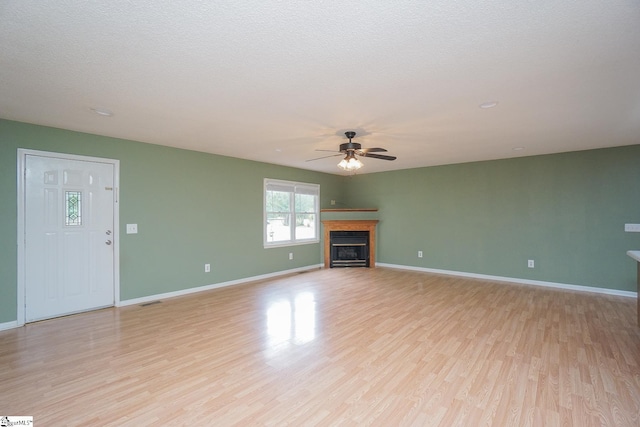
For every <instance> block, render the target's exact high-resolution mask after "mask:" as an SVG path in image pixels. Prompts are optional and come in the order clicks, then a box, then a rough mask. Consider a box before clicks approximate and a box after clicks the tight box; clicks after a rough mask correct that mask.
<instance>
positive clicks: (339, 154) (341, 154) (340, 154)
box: [305, 150, 344, 162]
mask: <svg viewBox="0 0 640 427" xmlns="http://www.w3.org/2000/svg"><path fill="white" fill-rule="evenodd" d="M319 151H320V150H319ZM321 151H329V150H321ZM338 156H344V154H343V153H338V154H331V155H330V156H322V157H316V158H315V159H309V160H305V162H312V161H314V160H320V159H327V158H329V157H338Z"/></svg>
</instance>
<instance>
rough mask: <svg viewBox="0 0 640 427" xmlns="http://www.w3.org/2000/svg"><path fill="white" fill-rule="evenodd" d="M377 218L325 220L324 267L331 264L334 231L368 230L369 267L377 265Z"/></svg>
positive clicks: (323, 222) (323, 223)
mask: <svg viewBox="0 0 640 427" xmlns="http://www.w3.org/2000/svg"><path fill="white" fill-rule="evenodd" d="M377 224H378V220H377V219H336V220H324V221H322V225H323V226H324V268H329V267H330V265H331V248H330V246H329V245H330V242H331V232H332V231H368V232H369V267H371V268H373V267H375V266H376V225H377Z"/></svg>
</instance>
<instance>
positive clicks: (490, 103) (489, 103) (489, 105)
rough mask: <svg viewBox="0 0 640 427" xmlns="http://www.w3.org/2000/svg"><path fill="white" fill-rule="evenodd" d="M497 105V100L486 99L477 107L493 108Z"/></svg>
mask: <svg viewBox="0 0 640 427" xmlns="http://www.w3.org/2000/svg"><path fill="white" fill-rule="evenodd" d="M496 105H498V101H487V102H483V103H482V104H480V105H479V106H478V107H480V108H493V107H495V106H496Z"/></svg>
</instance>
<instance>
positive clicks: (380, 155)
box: [362, 153, 396, 160]
mask: <svg viewBox="0 0 640 427" xmlns="http://www.w3.org/2000/svg"><path fill="white" fill-rule="evenodd" d="M362 157H371V158H372V159H381V160H395V159H396V157H395V156H385V155H384V154H370V153H364V154H362Z"/></svg>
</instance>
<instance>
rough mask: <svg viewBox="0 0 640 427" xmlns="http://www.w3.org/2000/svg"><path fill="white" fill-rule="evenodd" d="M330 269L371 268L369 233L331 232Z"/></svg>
mask: <svg viewBox="0 0 640 427" xmlns="http://www.w3.org/2000/svg"><path fill="white" fill-rule="evenodd" d="M329 235H330V236H331V238H330V240H331V241H330V247H331V263H330V267H331V268H333V267H369V232H368V231H331V232H330V233H329Z"/></svg>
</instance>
